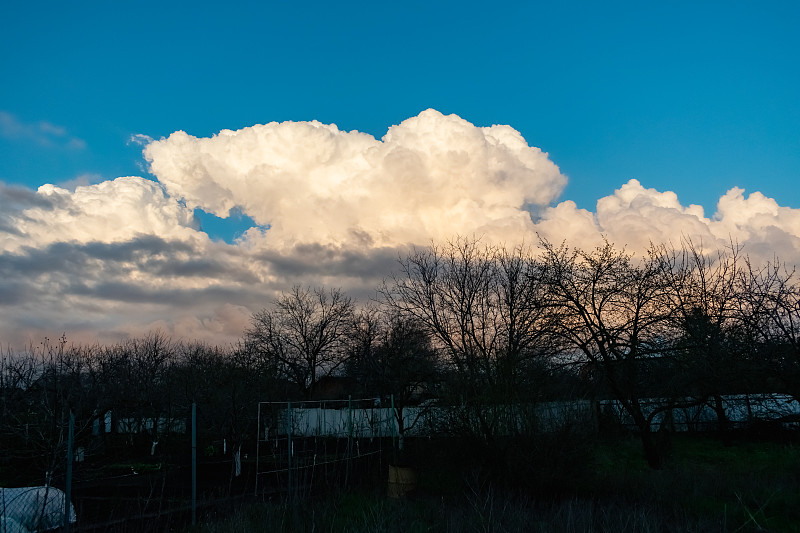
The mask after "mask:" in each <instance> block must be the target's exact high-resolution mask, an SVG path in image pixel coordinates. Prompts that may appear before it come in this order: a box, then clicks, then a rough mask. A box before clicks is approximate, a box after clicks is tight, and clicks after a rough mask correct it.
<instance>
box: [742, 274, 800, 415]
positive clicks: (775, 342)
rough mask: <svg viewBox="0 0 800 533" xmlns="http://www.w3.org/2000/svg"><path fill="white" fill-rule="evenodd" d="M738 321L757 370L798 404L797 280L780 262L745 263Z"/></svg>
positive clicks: (799, 312)
mask: <svg viewBox="0 0 800 533" xmlns="http://www.w3.org/2000/svg"><path fill="white" fill-rule="evenodd" d="M743 279H744V289H743V293H744V295H745V298H744V299H743V302H742V307H741V309H740V313H741V320H742V321H743V322H744V324H745V327H746V328H747V330H748V333H749V336H750V339H752V344H753V346H754V348H755V349H754V350H753V352H754V353H753V356H754V358H755V363H756V365H757V368H760V369H761V371H762V372H765V373H766V375H767V376H768V378H769V379H770V380H771V381H772V382H773V383H775V384H776V385H777V386H778V387H780V388H782V389H784V390H785V391H786V392H788V393H789V394H791V395H792V396H793V397H794V398H795V399H797V400H800V279H798V273H797V271H796V270H794V269H788V268H786V266H785V265H782V264H781V263H780V262H779V261H777V260H776V261H773V262H770V263H767V264H765V265H764V266H761V267H756V266H754V265H752V264H751V263H749V262H748V264H747V269H746V272H745V273H744V275H743Z"/></svg>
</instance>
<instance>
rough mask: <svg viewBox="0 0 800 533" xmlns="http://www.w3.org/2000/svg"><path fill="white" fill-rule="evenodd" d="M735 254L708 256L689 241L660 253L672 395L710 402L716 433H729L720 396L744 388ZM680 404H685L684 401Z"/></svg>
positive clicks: (739, 282)
mask: <svg viewBox="0 0 800 533" xmlns="http://www.w3.org/2000/svg"><path fill="white" fill-rule="evenodd" d="M739 252H740V249H739V247H738V246H736V245H735V244H733V243H732V244H731V246H730V247H729V248H728V249H727V250H718V251H717V252H716V256H713V255H709V254H707V253H705V251H704V250H703V249H702V248H701V247H698V246H696V245H695V244H694V243H692V242H691V241H689V240H685V241H684V242H683V245H682V247H681V249H680V250H678V251H676V250H674V249H668V248H667V247H666V246H662V247H659V248H658V249H657V253H658V254H660V256H661V259H662V261H663V263H664V264H669V265H671V270H670V272H669V274H670V275H669V276H668V280H669V284H670V286H669V294H670V297H671V303H670V305H671V306H672V307H673V308H674V310H675V313H674V314H673V315H672V316H671V319H672V325H673V327H674V329H675V331H674V332H673V336H674V337H673V339H672V340H673V343H672V350H671V351H670V354H671V357H672V359H673V360H674V361H675V362H676V367H677V368H678V369H679V371H680V372H679V375H680V376H681V379H680V383H676V384H675V385H676V389H677V391H678V392H679V393H682V394H683V395H684V396H692V395H693V396H694V397H695V399H696V401H697V403H706V402H709V405H710V406H711V407H712V408H713V409H714V412H715V413H716V415H717V422H718V427H719V429H721V430H723V431H725V430H727V429H730V421H729V420H728V416H727V412H726V408H725V403H724V401H723V395H724V394H726V393H728V394H730V393H733V392H741V389H742V388H743V387H744V386H745V385H746V384H745V383H743V382H742V381H743V378H744V376H746V375H747V374H748V373H747V372H746V371H745V368H744V358H743V356H742V350H741V342H740V341H741V339H742V336H741V331H742V327H741V325H742V321H741V316H740V314H739V310H740V309H741V303H742V302H741V301H742V298H743V296H744V291H743V287H742V274H743V271H742V265H741V260H740V257H739ZM683 401H684V402H686V401H690V400H689V399H688V398H685V399H684V400H683Z"/></svg>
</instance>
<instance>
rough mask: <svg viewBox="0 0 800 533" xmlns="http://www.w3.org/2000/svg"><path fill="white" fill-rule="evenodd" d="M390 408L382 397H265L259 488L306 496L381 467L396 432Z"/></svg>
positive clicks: (258, 491) (260, 421) (258, 490)
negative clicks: (301, 399) (282, 399)
mask: <svg viewBox="0 0 800 533" xmlns="http://www.w3.org/2000/svg"><path fill="white" fill-rule="evenodd" d="M396 434H397V423H396V421H395V417H394V414H393V410H392V409H391V408H385V407H381V405H380V400H379V399H377V398H367V399H357V400H356V399H349V400H328V401H304V402H261V403H259V405H258V439H257V447H256V486H255V493H256V494H257V495H259V494H278V493H282V494H286V495H288V496H289V497H291V498H297V497H305V496H308V495H310V494H312V493H313V492H315V491H319V490H325V489H326V488H329V487H331V486H335V487H347V486H349V485H350V484H351V482H353V481H354V480H360V479H363V477H364V476H365V475H368V474H369V472H374V471H376V470H377V471H378V472H380V471H382V466H383V464H384V462H385V461H387V460H388V452H389V451H390V447H389V445H388V443H387V438H391V437H394V436H396Z"/></svg>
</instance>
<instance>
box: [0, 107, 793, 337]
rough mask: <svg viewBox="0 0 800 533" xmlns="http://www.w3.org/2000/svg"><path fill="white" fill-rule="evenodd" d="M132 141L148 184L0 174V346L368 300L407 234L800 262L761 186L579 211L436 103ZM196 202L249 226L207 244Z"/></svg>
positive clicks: (178, 328) (554, 172)
mask: <svg viewBox="0 0 800 533" xmlns="http://www.w3.org/2000/svg"><path fill="white" fill-rule="evenodd" d="M2 119H3V115H0V121H1V120H2ZM5 120H6V126H5V127H6V129H8V128H9V127H11V126H14V127H16V126H15V124H16V123H15V122H13V121H10V119H9V118H8V117H7V116H6V117H5ZM9 124H10V125H11V126H9ZM12 129H13V128H12ZM42 131H46V132H49V134H51V135H58V134H60V130H52V131H50V130H48V129H47V128H45V129H44V130H42ZM7 133H8V132H6V134H7ZM137 142H140V143H142V144H143V145H144V155H145V158H146V159H147V161H148V162H149V165H150V169H151V171H152V172H153V174H154V175H155V177H156V178H157V180H158V181H151V180H147V179H144V178H141V177H121V178H117V179H115V180H109V181H100V182H99V183H94V182H95V181H97V178H96V177H92V178H91V179H89V178H86V179H82V180H77V181H75V183H72V184H69V186H68V187H59V186H55V185H43V186H41V187H39V189H38V190H35V191H34V190H30V189H27V188H23V187H10V186H5V185H3V184H1V183H0V343H3V344H11V345H15V346H21V345H24V344H25V343H26V342H28V340H30V339H34V340H38V339H41V337H43V336H45V335H49V336H50V337H53V338H54V337H55V336H58V335H60V334H61V333H63V332H66V333H67V335H68V337H69V338H71V339H74V340H77V341H85V342H91V341H92V340H100V341H114V340H117V339H119V338H123V337H125V336H127V335H142V334H144V333H146V332H147V331H148V330H150V329H160V330H161V331H164V332H165V333H167V334H170V335H173V336H175V337H180V338H185V339H202V340H207V341H209V342H215V343H220V344H225V343H229V342H234V341H235V340H236V339H237V338H238V337H239V336H240V335H241V332H242V331H243V329H244V328H245V327H246V326H247V323H248V320H249V316H250V314H251V313H252V312H254V311H257V310H259V309H260V308H262V307H264V306H266V305H268V304H269V303H270V301H271V300H272V299H273V298H274V297H275V296H276V295H277V294H278V293H279V292H280V291H282V290H286V289H288V288H290V287H291V286H292V285H294V284H301V285H326V286H330V287H341V288H342V289H344V290H345V291H346V292H348V294H351V295H352V296H354V297H356V298H361V299H366V298H368V297H370V296H372V295H374V290H375V288H376V287H377V286H378V284H379V283H380V281H381V279H382V278H383V277H384V276H386V275H388V274H390V273H391V272H392V270H393V269H395V268H396V267H397V258H398V256H399V255H403V254H404V253H406V251H407V249H408V248H407V246H408V245H417V246H425V245H427V244H428V243H430V242H431V241H442V240H446V239H453V238H454V237H457V236H472V235H475V236H479V237H482V238H483V239H485V240H486V241H498V242H504V243H506V244H508V245H512V244H516V243H517V242H519V241H525V242H527V243H528V244H535V243H536V240H537V234H538V235H541V236H543V237H546V238H547V239H549V240H551V241H554V242H561V241H562V240H566V241H567V243H568V244H569V245H571V246H577V247H582V248H589V247H593V246H595V245H597V244H598V243H599V242H600V240H601V238H602V237H606V238H608V239H609V240H610V241H612V242H614V243H615V244H617V245H619V246H625V247H627V248H628V249H629V250H631V251H635V252H637V253H641V252H643V251H644V250H645V249H646V248H647V247H648V246H649V245H650V243H651V242H653V243H665V242H666V243H668V242H671V243H674V244H676V245H677V244H679V243H680V240H681V239H682V238H684V237H687V238H690V239H691V240H692V241H693V242H695V243H702V246H703V248H704V249H705V250H708V251H712V250H714V249H717V248H720V247H725V246H728V245H729V244H730V242H731V241H732V240H733V241H734V242H736V243H738V244H740V245H742V246H743V247H744V253H746V254H749V255H750V256H751V258H753V259H754V260H755V261H761V260H772V259H773V258H774V256H775V255H777V256H778V257H779V258H780V259H781V260H783V261H785V262H787V263H789V264H790V265H793V264H800V210H798V209H791V208H788V207H785V206H781V205H780V204H779V203H778V201H776V200H774V199H771V198H767V197H765V196H763V195H762V194H761V193H758V192H752V193H750V194H749V195H746V194H745V192H744V191H743V190H742V189H739V188H732V189H730V190H729V191H727V192H726V193H724V194H722V196H721V197H720V200H719V203H718V205H717V209H716V212H715V213H712V214H711V215H710V216H707V215H706V214H705V213H704V212H703V209H702V208H701V207H699V206H696V205H684V203H682V202H681V199H680V198H678V196H677V195H676V194H675V193H673V192H670V191H659V190H656V189H652V188H647V187H645V186H644V185H643V184H642V183H640V182H639V181H637V180H629V181H628V182H627V183H624V184H623V185H622V186H621V187H620V188H619V189H617V190H616V191H615V192H614V194H612V195H609V196H607V197H605V198H600V199H599V200H598V201H597V206H596V209H595V210H594V211H590V210H586V209H579V208H578V207H577V206H576V204H575V203H574V202H572V201H570V200H568V199H564V200H563V201H561V202H560V203H557V202H558V200H559V195H560V194H561V191H562V190H563V187H564V185H565V183H566V178H565V177H564V175H562V174H561V172H560V171H559V169H558V167H557V166H556V165H555V164H554V163H553V162H552V161H550V159H549V158H548V155H547V154H546V153H544V152H542V151H541V150H540V149H538V148H536V147H534V146H531V145H530V144H528V142H527V141H526V140H525V139H524V138H523V137H522V135H520V133H519V132H517V131H516V130H514V129H513V128H511V127H510V126H502V125H501V126H491V127H477V126H475V125H473V124H471V123H469V122H468V121H466V120H464V119H462V118H460V117H458V116H455V115H450V116H445V115H442V114H441V113H438V112H436V111H433V110H427V111H424V112H422V113H420V114H419V115H418V116H416V117H412V118H409V119H408V120H405V121H404V122H402V123H400V124H398V125H396V126H392V127H391V128H389V129H388V131H387V133H386V134H385V135H384V136H383V137H382V138H381V139H376V138H375V137H373V136H371V135H368V134H365V133H359V132H357V131H351V132H345V131H341V130H339V129H338V128H337V127H336V126H335V125H330V124H322V123H320V122H284V123H270V124H264V125H256V126H252V127H248V128H243V129H240V130H237V131H229V130H225V131H222V132H220V133H218V134H217V135H214V136H212V137H209V138H197V137H193V136H191V135H188V134H186V133H184V132H175V133H173V134H172V135H170V136H169V137H168V138H165V139H161V140H152V139H150V138H146V137H143V136H140V137H137ZM196 207H200V208H202V209H203V210H205V211H207V212H209V213H214V214H216V215H218V216H222V217H224V216H227V215H228V214H229V213H230V212H231V210H232V209H233V208H239V209H241V211H242V212H243V213H244V214H246V215H248V216H250V217H251V218H252V219H253V220H254V221H255V222H256V224H258V227H254V228H251V229H250V230H248V231H247V232H246V233H245V234H244V235H243V236H242V238H240V239H239V240H237V241H235V242H234V243H233V244H227V243H225V242H218V241H212V240H211V239H210V238H209V236H208V235H207V234H205V233H204V232H202V231H201V230H200V227H199V225H198V223H197V221H196V220H195V217H194V208H196ZM532 213H533V214H532Z"/></svg>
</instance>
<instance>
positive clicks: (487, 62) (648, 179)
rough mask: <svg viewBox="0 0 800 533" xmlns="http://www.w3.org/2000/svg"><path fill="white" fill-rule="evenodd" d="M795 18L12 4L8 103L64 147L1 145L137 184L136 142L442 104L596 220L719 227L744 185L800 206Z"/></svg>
mask: <svg viewBox="0 0 800 533" xmlns="http://www.w3.org/2000/svg"><path fill="white" fill-rule="evenodd" d="M798 20H800V4H797V3H796V2H764V3H759V4H758V5H756V3H754V2H711V3H709V2H685V3H680V2H670V3H659V4H656V3H642V2H610V3H609V2H546V3H545V2H511V3H509V2H501V3H499V4H496V5H492V6H491V7H490V6H489V5H488V4H486V3H484V2H479V3H478V2H475V3H470V2H466V3H465V2H458V3H452V2H402V3H395V2H392V3H389V2H339V3H330V2H263V3H262V2H253V3H242V2H226V3H221V2H220V3H216V2H213V3H212V2H196V1H195V2H167V3H163V2H117V3H114V4H110V3H108V2H97V1H95V2H78V3H63V2H49V3H48V2H45V3H44V4H41V3H28V2H9V3H6V4H5V5H4V7H3V8H2V16H0V49H1V50H2V51H3V53H2V54H0V71H2V73H3V79H4V82H3V83H2V84H0V110H2V111H4V112H5V113H7V114H9V115H10V116H11V119H13V120H14V121H17V122H18V123H19V124H21V125H24V126H28V127H30V128H36V126H37V125H38V124H41V123H47V124H50V125H53V126H55V127H58V128H62V129H63V131H64V136H63V137H64V138H63V139H62V138H54V137H55V136H54V135H53V134H49V136H48V135H47V134H46V133H44V132H39V133H38V134H39V135H40V136H42V137H43V138H44V139H50V141H51V142H50V143H46V142H45V141H44V140H42V139H37V138H36V134H37V132H31V133H30V134H29V135H23V134H18V133H15V132H14V131H4V132H3V135H2V137H0V180H2V181H4V182H6V183H8V184H23V185H27V186H30V187H36V186H38V185H40V184H42V183H51V182H52V183H62V182H68V181H70V180H73V179H75V178H76V177H78V176H81V175H86V176H90V179H93V180H99V179H110V178H114V177H117V176H123V175H143V174H144V173H145V171H144V170H143V168H142V167H143V165H144V161H143V159H142V158H141V146H138V145H132V144H131V143H129V138H130V136H131V135H133V134H144V135H148V136H150V137H153V138H156V139H158V138H160V137H165V136H168V135H169V134H170V133H172V132H173V131H176V130H184V131H186V132H188V133H190V134H192V135H196V136H209V135H212V134H214V133H216V132H218V131H219V130H221V129H223V128H228V129H238V128H241V127H244V126H250V125H253V124H257V123H266V122H271V121H285V120H295V121H297V120H312V119H316V120H319V121H321V122H324V123H335V124H336V125H338V126H339V128H340V129H343V130H354V129H355V130H359V131H364V132H367V133H370V134H372V135H375V136H377V137H380V136H382V135H383V134H385V132H386V130H387V128H388V127H389V126H391V125H393V124H398V123H399V122H401V121H402V120H404V119H406V118H408V117H411V116H414V115H416V114H417V113H419V112H420V111H422V110H424V109H426V108H435V109H437V110H439V111H441V112H443V113H446V114H448V113H456V114H458V115H459V116H461V117H462V118H464V119H466V120H468V121H470V122H472V123H474V124H476V125H480V126H484V125H491V124H508V125H511V126H512V127H514V128H515V129H517V130H518V131H520V132H521V133H522V135H523V136H524V137H525V139H526V140H527V141H528V142H529V143H530V144H531V145H532V146H538V147H540V148H541V149H542V150H544V151H546V152H548V153H549V154H550V157H551V159H552V160H553V161H554V162H555V163H556V164H557V165H559V167H560V168H561V171H562V172H563V173H564V174H566V175H567V176H568V178H569V185H568V186H567V188H566V190H565V192H564V194H563V196H562V199H572V200H575V201H576V202H577V204H578V205H579V206H580V207H584V208H587V209H593V208H594V202H596V200H597V199H598V198H599V197H601V196H605V195H608V194H611V193H612V192H613V190H614V189H615V188H617V187H619V186H620V185H621V184H622V183H624V182H626V181H627V180H628V179H630V178H637V179H639V181H640V182H642V184H643V185H644V186H645V187H654V188H656V189H658V190H662V191H663V190H673V191H675V192H677V193H678V196H679V198H680V199H681V201H682V202H683V203H684V204H689V203H697V204H701V205H703V206H704V207H705V209H706V214H707V216H710V215H711V214H712V213H713V210H714V208H715V204H716V201H717V199H718V198H719V196H721V195H722V194H723V193H724V192H725V191H726V190H728V189H729V188H730V187H733V186H739V187H743V188H744V189H746V191H747V192H752V191H755V190H760V191H761V192H763V193H764V194H765V195H766V196H769V197H772V198H776V199H778V200H779V202H780V203H781V205H787V206H792V207H800V193H798V190H797V187H795V185H794V184H795V181H796V180H797V179H798V178H800V98H798V96H797V95H798V94H799V93H800V32H797V31H796V30H797V27H796V23H797V21H798ZM8 129H10V128H6V130H8ZM71 138H74V139H78V140H81V141H83V142H85V146H84V145H80V144H79V145H78V146H68V145H67V142H66V141H65V139H67V140H68V139H71ZM81 146H83V147H81Z"/></svg>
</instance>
